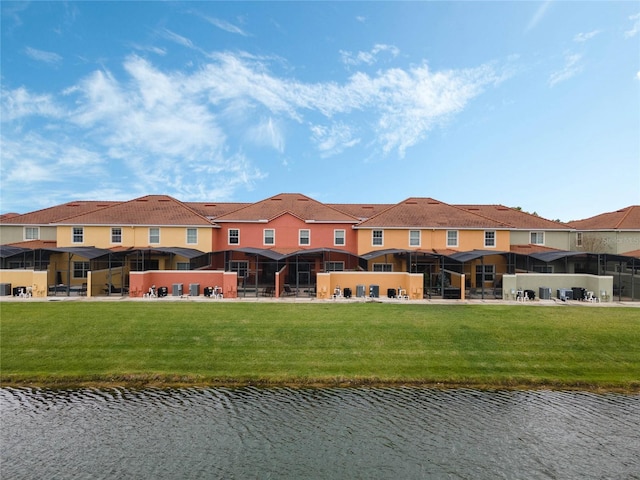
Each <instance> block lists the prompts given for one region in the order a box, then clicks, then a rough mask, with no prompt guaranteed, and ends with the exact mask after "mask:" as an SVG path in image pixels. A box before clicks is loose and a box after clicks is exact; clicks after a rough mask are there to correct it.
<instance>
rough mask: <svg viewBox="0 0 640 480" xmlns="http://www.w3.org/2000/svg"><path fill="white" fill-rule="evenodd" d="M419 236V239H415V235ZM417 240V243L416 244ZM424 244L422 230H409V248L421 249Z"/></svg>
mask: <svg viewBox="0 0 640 480" xmlns="http://www.w3.org/2000/svg"><path fill="white" fill-rule="evenodd" d="M414 234H417V237H418V238H417V239H416V238H413V235H414ZM415 240H417V242H414V241H415ZM421 243H422V232H421V231H420V230H409V246H410V247H419V246H420V245H421Z"/></svg>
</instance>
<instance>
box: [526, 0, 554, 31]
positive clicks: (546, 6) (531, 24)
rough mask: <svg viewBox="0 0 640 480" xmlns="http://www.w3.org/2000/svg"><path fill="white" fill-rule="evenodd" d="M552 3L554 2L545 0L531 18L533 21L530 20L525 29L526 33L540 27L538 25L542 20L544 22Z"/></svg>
mask: <svg viewBox="0 0 640 480" xmlns="http://www.w3.org/2000/svg"><path fill="white" fill-rule="evenodd" d="M551 2H552V0H545V1H544V2H543V3H542V4H541V5H540V6H539V7H538V9H537V10H536V12H535V13H534V14H533V16H532V17H531V20H529V23H528V24H527V26H526V28H525V29H524V31H525V32H528V31H530V30H533V29H534V28H535V27H536V26H537V25H538V23H540V20H542V19H543V18H544V16H545V14H546V13H547V10H548V9H549V7H550V6H551Z"/></svg>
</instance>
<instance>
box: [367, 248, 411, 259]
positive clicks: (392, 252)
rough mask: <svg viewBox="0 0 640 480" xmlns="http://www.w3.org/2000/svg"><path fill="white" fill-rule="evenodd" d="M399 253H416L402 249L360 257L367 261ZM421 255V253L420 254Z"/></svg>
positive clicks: (370, 253)
mask: <svg viewBox="0 0 640 480" xmlns="http://www.w3.org/2000/svg"><path fill="white" fill-rule="evenodd" d="M397 253H400V254H403V255H404V254H407V253H416V251H415V250H406V249H401V248H388V249H386V250H373V251H372V252H369V253H365V254H364V255H360V257H361V258H364V259H365V260H371V259H372V258H378V257H382V256H384V255H395V254H397ZM418 253H421V252H418Z"/></svg>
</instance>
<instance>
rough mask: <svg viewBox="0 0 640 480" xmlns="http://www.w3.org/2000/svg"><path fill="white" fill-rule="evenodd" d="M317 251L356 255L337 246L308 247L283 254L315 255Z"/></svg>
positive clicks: (292, 255) (291, 255) (287, 255)
mask: <svg viewBox="0 0 640 480" xmlns="http://www.w3.org/2000/svg"><path fill="white" fill-rule="evenodd" d="M318 253H341V254H344V255H351V256H354V257H357V256H358V255H356V254H355V253H353V252H349V251H347V250H342V249H339V248H308V249H306V250H296V251H295V252H292V253H288V254H286V255H284V257H295V256H296V255H315V254H318Z"/></svg>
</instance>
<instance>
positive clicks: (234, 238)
mask: <svg viewBox="0 0 640 480" xmlns="http://www.w3.org/2000/svg"><path fill="white" fill-rule="evenodd" d="M229 245H240V230H238V229H237V228H230V229H229Z"/></svg>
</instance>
